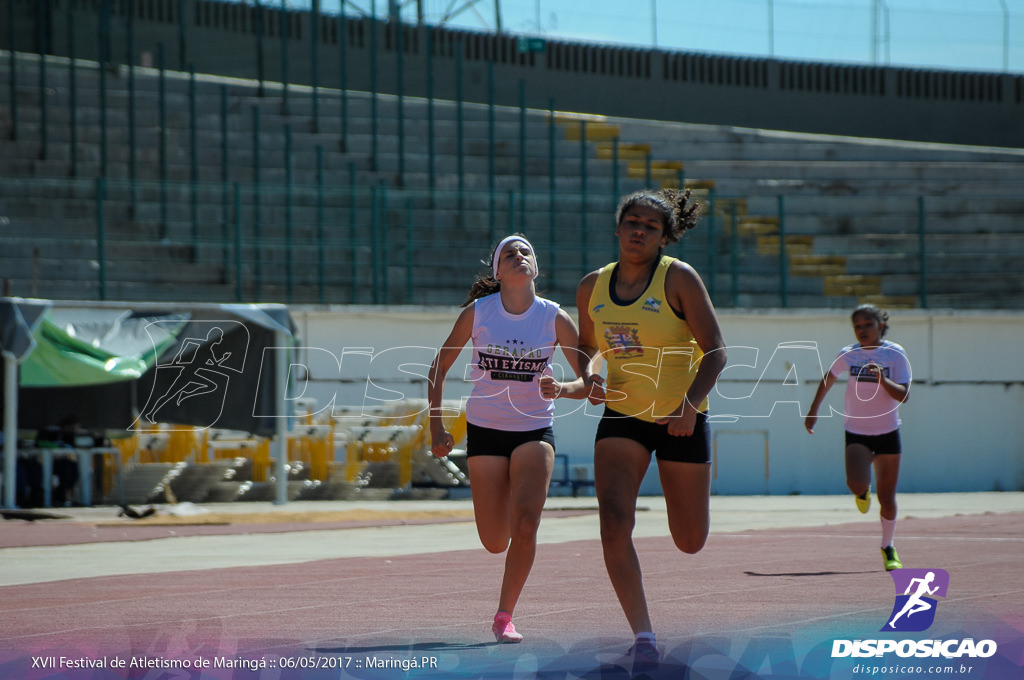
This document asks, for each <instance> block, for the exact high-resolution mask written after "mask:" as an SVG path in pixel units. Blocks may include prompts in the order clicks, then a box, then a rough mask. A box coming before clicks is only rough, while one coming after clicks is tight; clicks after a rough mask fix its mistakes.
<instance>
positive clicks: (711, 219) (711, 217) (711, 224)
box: [647, 153, 718, 300]
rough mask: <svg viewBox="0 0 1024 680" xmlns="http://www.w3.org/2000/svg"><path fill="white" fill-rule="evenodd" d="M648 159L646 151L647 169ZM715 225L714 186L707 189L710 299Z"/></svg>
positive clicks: (649, 155) (713, 264)
mask: <svg viewBox="0 0 1024 680" xmlns="http://www.w3.org/2000/svg"><path fill="white" fill-rule="evenodd" d="M650 159H651V154H650V153H648V154H647V160H648V165H647V167H648V170H649V169H650V167H651V166H650ZM647 186H648V187H650V186H651V183H650V182H649V181H648V183H647ZM717 226H718V225H717V221H716V220H715V188H714V187H711V189H710V190H709V191H708V274H707V280H708V295H710V296H711V299H712V300H714V299H715V280H716V279H717V278H718V277H717V276H716V274H717V273H718V272H717V271H716V269H715V267H716V263H715V239H716V238H717V234H716V233H715V229H716V227H717Z"/></svg>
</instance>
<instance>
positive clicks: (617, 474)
mask: <svg viewBox="0 0 1024 680" xmlns="http://www.w3.org/2000/svg"><path fill="white" fill-rule="evenodd" d="M699 213H700V206H699V205H698V204H697V203H696V202H695V201H692V200H691V198H690V192H689V191H674V190H661V191H640V192H636V193H633V194H629V195H628V196H625V197H624V198H623V199H622V200H621V201H620V203H619V206H618V209H617V210H616V218H615V219H616V230H615V234H616V236H617V238H618V244H619V256H618V261H616V262H612V263H611V264H609V265H607V266H605V267H603V268H601V269H600V270H598V271H594V272H591V273H590V274H587V275H586V276H585V277H584V278H583V280H582V281H581V282H580V284H579V288H578V290H577V294H576V304H577V307H578V308H579V317H580V319H579V320H580V350H581V351H582V352H583V353H584V354H585V355H586V356H588V357H590V359H591V371H590V372H591V373H592V374H593V375H594V376H595V377H594V378H593V379H592V380H593V382H594V387H593V388H592V389H591V390H590V392H589V393H590V400H591V402H593V403H595V404H597V403H601V402H603V403H604V404H605V412H604V414H603V415H602V418H601V423H600V425H599V426H598V431H597V440H596V444H595V447H594V481H595V490H596V493H597V499H598V506H599V509H600V522H601V544H602V548H603V551H604V561H605V566H606V568H607V570H608V576H609V578H610V579H611V583H612V587H613V588H614V589H615V593H616V596H617V597H618V600H619V603H620V605H621V606H622V610H623V612H624V613H625V615H626V619H627V621H628V622H629V625H630V627H631V628H632V630H633V634H634V636H635V641H634V644H633V647H632V648H631V649H630V651H629V652H628V653H627V656H626V659H625V660H626V661H627V662H628V663H631V664H632V668H633V670H634V672H637V671H644V670H650V669H652V668H655V667H657V665H658V663H659V659H660V652H659V651H658V648H657V643H656V641H655V638H654V632H653V629H652V625H651V618H650V615H649V612H648V608H647V599H646V596H645V595H644V589H643V578H642V574H641V571H640V562H639V560H638V558H637V554H636V549H635V548H634V545H633V537H632V533H633V526H634V524H635V520H636V500H637V496H638V494H639V492H640V485H641V482H642V481H643V479H644V475H645V474H646V472H647V469H648V467H649V466H650V463H651V455H652V453H654V454H655V455H656V456H657V460H658V475H659V478H660V481H661V487H662V492H663V494H664V497H665V504H666V508H667V511H668V524H669V530H670V531H671V533H672V538H673V539H674V541H675V544H676V546H677V547H678V548H679V549H680V550H682V551H683V552H686V553H691V554H692V553H696V552H698V551H699V550H700V549H701V548H703V547H704V543H705V541H706V540H707V536H708V528H709V510H708V505H709V496H710V491H711V464H710V447H709V444H708V441H709V436H708V429H707V396H708V393H709V392H710V391H711V389H712V387H714V385H715V382H716V380H717V379H718V375H719V373H721V371H722V369H723V368H724V367H725V361H726V353H725V343H724V341H723V339H722V333H721V330H720V329H719V325H718V319H717V317H716V315H715V310H714V307H713V306H712V304H711V299H710V297H709V296H708V293H707V290H706V288H705V287H704V283H703V282H702V281H701V278H700V276H699V275H698V274H697V272H696V271H694V269H693V267H691V266H690V265H688V264H686V263H685V262H682V261H681V260H677V259H675V258H672V257H668V256H663V255H662V250H663V249H664V248H665V246H667V245H668V244H670V243H674V242H676V241H678V240H679V238H680V237H681V236H682V234H683V233H684V232H685V231H686V230H688V229H692V228H693V227H694V226H696V223H697V218H698V216H699ZM602 360H603V361H604V362H605V363H607V364H608V369H607V379H606V381H602V379H601V378H600V377H599V370H598V369H599V367H600V362H601V361H602ZM602 383H604V384H603V387H604V389H603V390H602V389H601V388H602Z"/></svg>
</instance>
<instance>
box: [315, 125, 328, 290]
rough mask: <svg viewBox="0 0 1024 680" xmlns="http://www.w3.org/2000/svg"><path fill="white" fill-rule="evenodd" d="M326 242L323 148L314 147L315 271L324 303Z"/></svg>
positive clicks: (318, 288)
mask: <svg viewBox="0 0 1024 680" xmlns="http://www.w3.org/2000/svg"><path fill="white" fill-rule="evenodd" d="M326 250H327V244H326V243H324V148H323V147H322V146H319V145H317V147H316V254H317V261H316V273H317V277H316V280H317V300H318V301H319V302H320V304H324V272H325V269H326V267H325V264H326V262H325V258H326Z"/></svg>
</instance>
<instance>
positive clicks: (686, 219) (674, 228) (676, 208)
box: [615, 189, 701, 243]
mask: <svg viewBox="0 0 1024 680" xmlns="http://www.w3.org/2000/svg"><path fill="white" fill-rule="evenodd" d="M636 205H642V206H645V207H648V208H653V209H654V210H657V211H658V214H659V215H661V221H662V224H664V225H665V236H666V237H667V238H668V242H669V243H675V242H676V241H678V240H679V239H680V238H682V236H683V234H684V233H685V232H687V231H689V230H690V229H693V228H694V227H696V226H697V220H698V219H699V218H700V215H701V204H700V203H699V202H698V201H697V200H695V199H694V200H691V195H690V190H689V189H679V190H677V189H658V190H654V189H643V190H641V191H635V192H633V193H631V194H628V195H626V196H623V198H622V200H621V201H619V207H618V208H616V209H615V224H616V225H618V224H620V223H621V222H622V215H623V213H625V212H626V211H627V210H629V209H630V208H632V207H633V206H636Z"/></svg>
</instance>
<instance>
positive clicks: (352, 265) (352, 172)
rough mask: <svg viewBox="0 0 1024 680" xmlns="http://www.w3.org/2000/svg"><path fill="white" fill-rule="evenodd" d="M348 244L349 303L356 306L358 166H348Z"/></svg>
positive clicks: (357, 282)
mask: <svg viewBox="0 0 1024 680" xmlns="http://www.w3.org/2000/svg"><path fill="white" fill-rule="evenodd" d="M348 191H349V199H348V244H349V273H350V275H351V279H350V280H349V293H348V301H349V303H351V304H355V302H356V301H357V300H358V291H359V289H358V284H359V268H358V267H357V266H356V265H357V264H358V262H359V242H358V240H357V234H358V232H357V230H356V214H357V206H356V164H355V163H349V164H348Z"/></svg>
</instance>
